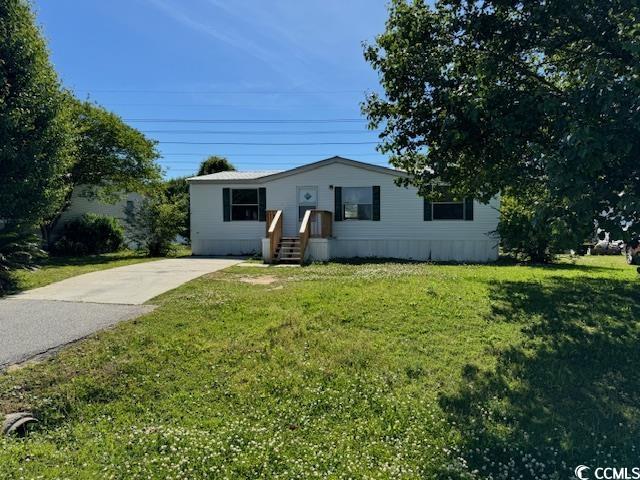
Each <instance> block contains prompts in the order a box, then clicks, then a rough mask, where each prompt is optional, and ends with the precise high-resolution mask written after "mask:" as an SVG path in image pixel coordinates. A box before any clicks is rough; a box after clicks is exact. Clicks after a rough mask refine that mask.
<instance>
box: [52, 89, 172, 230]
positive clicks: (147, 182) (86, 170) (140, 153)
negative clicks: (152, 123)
mask: <svg viewBox="0 0 640 480" xmlns="http://www.w3.org/2000/svg"><path fill="white" fill-rule="evenodd" d="M67 109H68V111H69V116H70V118H71V121H72V122H73V125H74V135H73V139H74V143H75V147H76V150H75V155H74V161H73V163H72V164H71V166H70V168H69V169H68V172H67V176H66V183H67V185H68V188H67V190H66V192H67V195H66V197H65V198H64V200H63V201H62V202H60V203H58V208H57V209H56V211H55V212H54V214H53V215H51V216H50V217H49V218H48V219H47V220H48V221H47V222H46V223H45V224H44V225H43V228H42V232H43V236H44V237H45V240H46V241H48V240H49V239H50V234H51V231H52V230H53V229H54V228H55V225H56V222H57V219H58V218H59V217H60V214H61V213H62V212H63V211H64V210H65V209H66V208H68V206H69V204H70V201H71V193H72V192H73V191H75V192H76V193H78V194H80V195H84V196H89V197H97V198H99V199H100V200H102V201H106V202H110V201H115V200H117V199H118V198H120V197H121V196H122V195H123V194H125V193H127V192H141V193H144V192H147V191H149V190H150V189H153V188H155V186H156V185H157V184H158V182H159V181H160V180H161V170H160V167H159V166H158V164H157V163H156V160H157V158H158V157H159V154H158V151H157V149H156V142H155V141H153V140H150V139H148V138H146V137H145V136H144V135H143V134H142V133H141V132H140V131H138V130H136V129H135V128H133V127H131V126H129V125H127V124H126V123H124V121H123V120H122V119H121V118H120V117H119V116H117V115H116V114H114V113H112V112H109V111H107V110H106V109H104V108H103V107H101V106H99V105H96V104H95V103H91V102H88V101H79V100H77V99H75V98H73V97H71V96H68V97H67Z"/></svg>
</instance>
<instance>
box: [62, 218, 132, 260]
mask: <svg viewBox="0 0 640 480" xmlns="http://www.w3.org/2000/svg"><path fill="white" fill-rule="evenodd" d="M123 245H124V228H123V227H122V225H120V222H119V221H118V220H117V219H116V218H113V217H106V216H102V215H95V214H93V213H86V214H84V215H83V216H82V217H80V218H76V219H74V220H71V221H70V222H67V223H66V224H65V226H64V233H63V235H62V237H61V238H60V240H58V241H57V242H56V243H55V245H54V249H53V251H54V253H56V254H58V255H94V254H98V253H109V252H116V251H118V250H120V249H121V248H122V247H123Z"/></svg>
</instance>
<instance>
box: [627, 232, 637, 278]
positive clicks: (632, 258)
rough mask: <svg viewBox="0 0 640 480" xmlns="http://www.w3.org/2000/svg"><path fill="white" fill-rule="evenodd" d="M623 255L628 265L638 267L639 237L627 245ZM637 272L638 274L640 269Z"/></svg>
mask: <svg viewBox="0 0 640 480" xmlns="http://www.w3.org/2000/svg"><path fill="white" fill-rule="evenodd" d="M624 253H625V255H626V257H627V263H628V264H629V265H640V236H637V237H635V238H633V239H632V240H631V241H630V242H628V243H627V245H626V246H625V252H624ZM638 272H639V273H640V269H639V270H638Z"/></svg>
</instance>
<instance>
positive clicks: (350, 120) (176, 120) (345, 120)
mask: <svg viewBox="0 0 640 480" xmlns="http://www.w3.org/2000/svg"><path fill="white" fill-rule="evenodd" d="M124 120H125V121H126V122H135V123H270V124H279V123H282V124H288V123H294V124H295V123H362V122H366V121H367V120H366V119H364V118H316V119H286V120H285V119H220V118H217V119H188V118H125V119H124Z"/></svg>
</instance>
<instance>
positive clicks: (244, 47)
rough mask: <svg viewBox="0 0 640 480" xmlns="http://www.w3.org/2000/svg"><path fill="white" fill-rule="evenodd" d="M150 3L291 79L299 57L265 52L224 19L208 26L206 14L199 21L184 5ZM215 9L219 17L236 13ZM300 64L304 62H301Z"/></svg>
mask: <svg viewBox="0 0 640 480" xmlns="http://www.w3.org/2000/svg"><path fill="white" fill-rule="evenodd" d="M147 1H148V2H149V3H150V4H151V5H153V6H154V7H156V8H157V9H158V10H160V11H161V12H163V13H164V14H165V15H167V16H168V17H170V18H171V19H173V20H174V21H176V22H178V23H180V24H182V25H184V26H185V27H187V28H190V29H191V30H194V31H197V32H199V33H201V34H203V35H206V36H209V37H211V38H214V39H215V40H217V41H219V42H223V43H225V44H226V45H228V46H230V47H232V48H234V49H236V50H238V51H240V52H242V53H243V54H245V55H247V56H250V57H252V58H254V59H256V60H258V61H260V62H262V63H263V64H264V65H265V67H267V68H270V69H272V70H273V71H275V72H277V73H279V74H280V75H282V76H284V77H288V78H291V75H292V71H291V68H290V60H291V59H292V58H293V57H297V56H296V55H292V54H291V52H277V51H274V50H271V49H268V48H265V47H264V46H262V45H261V44H260V43H258V42H257V41H255V40H253V39H251V38H248V37H246V36H244V35H241V34H239V33H238V31H237V30H233V29H231V28H230V26H229V25H224V22H223V21H222V19H220V20H218V21H217V22H215V24H214V23H213V22H211V23H209V22H206V21H204V20H202V18H207V17H208V16H207V15H206V14H205V15H203V17H201V18H196V16H195V14H194V13H192V12H188V11H186V10H185V9H183V8H182V6H181V5H178V4H176V3H173V2H171V1H169V0H147ZM192 5H193V4H192ZM212 5H213V6H215V7H216V8H217V9H218V12H216V13H226V14H229V13H231V14H233V13H234V12H232V11H230V10H229V9H228V8H227V7H223V6H220V5H217V2H212ZM283 53H285V54H283ZM297 60H301V59H300V58H298V59H297Z"/></svg>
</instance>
